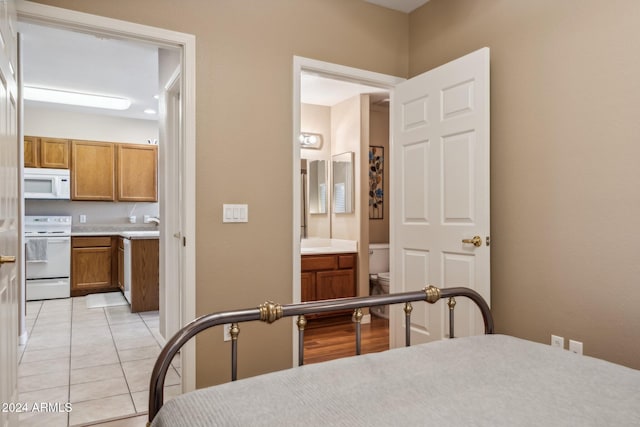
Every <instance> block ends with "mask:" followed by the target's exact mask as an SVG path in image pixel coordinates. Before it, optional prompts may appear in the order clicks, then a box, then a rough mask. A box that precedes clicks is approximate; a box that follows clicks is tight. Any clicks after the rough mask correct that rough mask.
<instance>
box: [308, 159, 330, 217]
mask: <svg viewBox="0 0 640 427" xmlns="http://www.w3.org/2000/svg"><path fill="white" fill-rule="evenodd" d="M307 173H308V176H309V213H310V214H326V213H327V161H326V160H311V161H309V169H308V172H307Z"/></svg>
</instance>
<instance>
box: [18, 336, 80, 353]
mask: <svg viewBox="0 0 640 427" xmlns="http://www.w3.org/2000/svg"><path fill="white" fill-rule="evenodd" d="M70 344H71V343H70V339H69V336H66V337H59V336H37V337H33V338H29V341H28V342H27V348H26V350H25V351H27V350H48V349H52V348H56V347H64V346H69V345H70Z"/></svg>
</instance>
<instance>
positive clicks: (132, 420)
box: [91, 415, 147, 427]
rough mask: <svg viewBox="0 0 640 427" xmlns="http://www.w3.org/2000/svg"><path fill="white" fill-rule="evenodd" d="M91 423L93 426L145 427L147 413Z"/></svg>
mask: <svg viewBox="0 0 640 427" xmlns="http://www.w3.org/2000/svg"><path fill="white" fill-rule="evenodd" d="M91 425H92V426H95V427H146V425H147V415H137V416H132V417H125V418H122V419H119V420H113V421H105V422H101V423H98V424H91Z"/></svg>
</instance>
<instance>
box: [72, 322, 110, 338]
mask: <svg viewBox="0 0 640 427" xmlns="http://www.w3.org/2000/svg"><path fill="white" fill-rule="evenodd" d="M71 333H72V335H73V338H74V339H76V338H93V337H101V338H111V330H110V329H109V325H98V326H90V327H85V326H80V327H76V326H74V327H73V331H72V332H71Z"/></svg>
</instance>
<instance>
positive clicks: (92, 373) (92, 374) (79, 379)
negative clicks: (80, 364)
mask: <svg viewBox="0 0 640 427" xmlns="http://www.w3.org/2000/svg"><path fill="white" fill-rule="evenodd" d="M122 375H123V374H122V368H121V366H120V364H119V363H114V364H112V365H101V366H92V367H88V368H80V369H72V370H71V384H80V383H87V382H91V381H99V380H107V379H109V378H122Z"/></svg>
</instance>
